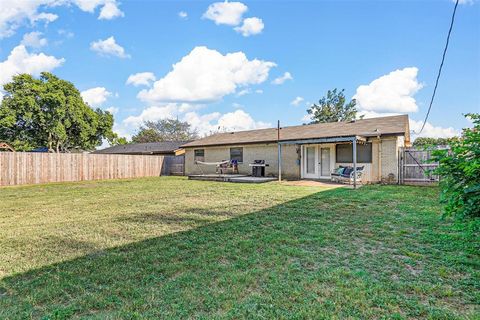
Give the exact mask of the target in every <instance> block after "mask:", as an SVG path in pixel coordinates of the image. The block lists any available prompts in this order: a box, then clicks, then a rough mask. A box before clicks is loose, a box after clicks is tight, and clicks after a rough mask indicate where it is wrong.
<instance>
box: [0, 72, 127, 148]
mask: <svg viewBox="0 0 480 320" xmlns="http://www.w3.org/2000/svg"><path fill="white" fill-rule="evenodd" d="M4 91H5V96H4V97H3V100H2V103H1V105H0V140H4V141H6V142H8V143H10V144H12V145H13V146H14V147H15V148H16V149H17V150H20V151H27V150H31V149H32V148H36V147H45V146H46V147H48V148H49V150H50V151H55V152H61V151H68V150H72V149H82V150H92V149H95V147H97V146H99V145H101V143H102V140H103V139H107V140H108V141H109V142H110V143H111V144H115V143H116V142H117V140H118V137H117V135H116V134H115V133H114V132H113V131H112V126H113V116H112V114H110V113H109V112H106V111H102V110H100V109H96V110H93V109H92V108H90V106H88V104H86V103H85V102H84V101H83V99H82V97H81V96H80V92H79V91H78V90H77V89H76V88H75V86H74V85H73V84H72V83H71V82H68V81H66V80H62V79H60V78H58V77H56V76H55V75H53V74H51V73H48V72H43V73H42V74H41V76H40V78H39V79H36V78H34V77H32V76H31V75H29V74H20V75H17V76H14V77H13V80H12V81H11V82H9V83H7V84H5V85H4Z"/></svg>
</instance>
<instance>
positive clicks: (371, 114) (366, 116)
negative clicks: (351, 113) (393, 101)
mask: <svg viewBox="0 0 480 320" xmlns="http://www.w3.org/2000/svg"><path fill="white" fill-rule="evenodd" d="M400 114H401V113H398V112H375V111H366V110H359V111H358V116H363V118H364V119H370V118H379V117H389V116H398V115H400Z"/></svg>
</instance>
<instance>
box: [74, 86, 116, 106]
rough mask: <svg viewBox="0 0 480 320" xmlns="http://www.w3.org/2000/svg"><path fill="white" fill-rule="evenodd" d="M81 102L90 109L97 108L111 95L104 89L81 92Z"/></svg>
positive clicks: (98, 88)
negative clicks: (90, 107)
mask: <svg viewBox="0 0 480 320" xmlns="http://www.w3.org/2000/svg"><path fill="white" fill-rule="evenodd" d="M81 95H82V98H83V101H85V102H86V103H88V104H89V105H90V106H92V107H99V106H101V105H102V104H103V103H104V102H105V101H107V99H108V97H110V96H111V95H112V93H111V92H109V91H107V89H105V88H104V87H95V88H91V89H88V90H85V91H82V92H81Z"/></svg>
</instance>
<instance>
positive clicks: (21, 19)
mask: <svg viewBox="0 0 480 320" xmlns="http://www.w3.org/2000/svg"><path fill="white" fill-rule="evenodd" d="M53 2H54V1H53V0H28V1H22V0H2V1H0V39H1V38H5V37H9V36H12V35H13V34H15V30H16V29H18V28H19V27H20V26H22V25H24V24H25V22H27V21H28V22H30V23H31V24H34V23H35V22H37V21H44V22H46V23H48V22H52V21H54V20H56V19H57V18H58V16H57V15H54V14H51V13H45V12H38V9H39V7H41V6H48V5H52V4H53Z"/></svg>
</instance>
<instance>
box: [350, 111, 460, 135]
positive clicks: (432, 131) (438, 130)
mask: <svg viewBox="0 0 480 320" xmlns="http://www.w3.org/2000/svg"><path fill="white" fill-rule="evenodd" d="M400 114H401V113H398V112H375V111H365V110H361V111H360V112H359V113H358V115H359V116H360V115H363V118H364V119H369V118H378V117H389V116H398V115H400ZM409 122H410V132H411V135H412V141H413V140H415V138H418V137H430V138H449V137H453V136H458V135H459V134H460V131H459V130H456V129H454V128H453V127H448V128H444V127H441V126H434V125H432V124H431V123H430V122H427V123H426V124H425V128H424V129H423V131H422V133H421V134H420V135H417V134H415V132H420V129H421V128H422V124H423V121H416V120H413V119H411V118H409Z"/></svg>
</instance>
